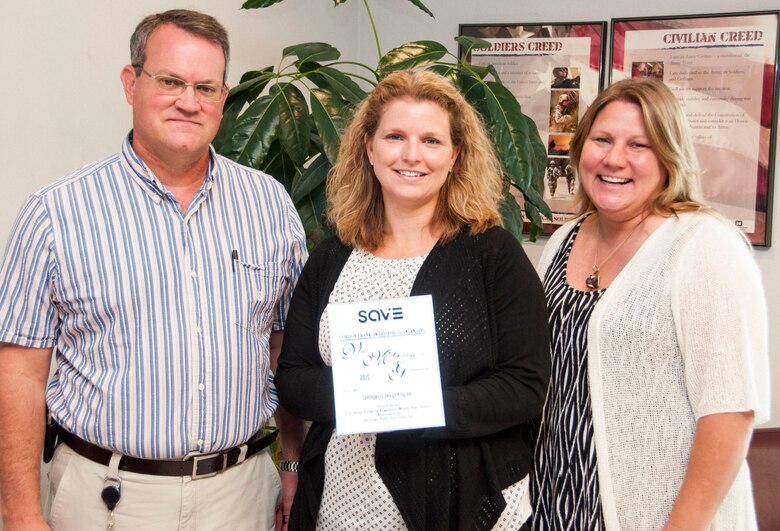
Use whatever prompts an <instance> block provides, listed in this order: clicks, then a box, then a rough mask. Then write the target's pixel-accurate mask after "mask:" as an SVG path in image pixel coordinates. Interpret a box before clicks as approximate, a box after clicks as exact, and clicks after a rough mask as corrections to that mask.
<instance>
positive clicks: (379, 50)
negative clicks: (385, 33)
mask: <svg viewBox="0 0 780 531" xmlns="http://www.w3.org/2000/svg"><path fill="white" fill-rule="evenodd" d="M363 5H364V6H366V13H368V20H370V21H371V31H373V32H374V41H375V42H376V53H377V60H379V59H382V48H380V46H379V34H378V33H377V32H376V24H374V16H373V15H372V14H371V8H370V7H368V0H363Z"/></svg>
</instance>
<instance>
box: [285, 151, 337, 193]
mask: <svg viewBox="0 0 780 531" xmlns="http://www.w3.org/2000/svg"><path fill="white" fill-rule="evenodd" d="M330 168H331V165H330V162H328V158H327V157H325V156H324V155H322V154H319V155H317V156H316V157H314V160H312V161H311V164H309V165H308V166H307V167H306V168H305V169H304V170H303V171H302V172H300V173H299V174H298V175H296V176H295V179H293V185H292V192H291V193H290V196H291V197H292V200H293V203H297V202H298V201H300V200H301V199H302V198H304V197H306V196H307V195H309V194H310V193H311V192H312V190H314V189H315V188H317V187H318V186H320V185H322V184H324V183H325V178H326V177H327V176H328V172H329V171H330Z"/></svg>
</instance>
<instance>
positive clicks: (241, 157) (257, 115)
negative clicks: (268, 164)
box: [222, 94, 279, 168]
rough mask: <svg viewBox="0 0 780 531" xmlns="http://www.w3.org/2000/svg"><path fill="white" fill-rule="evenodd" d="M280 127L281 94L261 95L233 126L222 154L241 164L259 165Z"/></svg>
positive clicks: (255, 166)
mask: <svg viewBox="0 0 780 531" xmlns="http://www.w3.org/2000/svg"><path fill="white" fill-rule="evenodd" d="M278 128H279V98H278V97H277V95H275V94H267V95H265V96H261V97H260V98H258V99H256V100H255V101H254V102H252V104H251V105H249V107H248V108H247V110H246V111H244V114H242V115H241V116H240V117H239V119H238V120H237V121H236V124H235V125H234V126H233V128H232V129H230V131H229V133H228V137H229V138H227V140H226V141H225V143H224V145H223V146H222V154H223V155H225V156H226V157H228V158H231V159H233V160H235V161H236V162H238V163H240V164H244V165H246V166H251V167H253V168H257V167H259V165H260V163H261V161H262V160H263V159H264V158H265V156H266V154H267V153H268V148H269V146H270V145H271V142H273V140H274V139H275V138H276V132H277V129H278Z"/></svg>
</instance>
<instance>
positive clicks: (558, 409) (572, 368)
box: [531, 218, 604, 531]
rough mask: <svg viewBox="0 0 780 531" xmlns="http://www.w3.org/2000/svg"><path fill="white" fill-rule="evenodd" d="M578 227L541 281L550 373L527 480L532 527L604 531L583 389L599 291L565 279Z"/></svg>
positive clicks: (588, 404)
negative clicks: (580, 287) (547, 318)
mask: <svg viewBox="0 0 780 531" xmlns="http://www.w3.org/2000/svg"><path fill="white" fill-rule="evenodd" d="M583 220H584V218H583ZM581 225H582V220H581V221H580V222H579V223H578V224H577V225H576V226H575V227H574V229H573V230H572V231H571V234H569V236H568V238H567V240H566V241H565V242H564V244H563V245H561V248H560V250H559V251H558V253H557V254H556V255H555V258H554V259H553V261H552V263H551V265H550V268H549V270H548V271H547V274H546V276H545V279H544V292H545V295H546V296H547V308H548V310H549V313H550V335H551V337H550V343H551V347H552V375H551V378H550V389H549V391H548V393H547V401H546V403H545V405H544V411H543V413H542V421H541V428H540V433H539V439H538V441H537V444H536V457H535V462H534V470H533V472H532V479H531V498H532V503H533V517H532V518H533V529H541V530H555V531H558V530H566V529H571V530H576V531H585V530H598V529H604V520H603V516H602V512H601V500H600V495H599V482H598V473H597V469H596V448H595V445H594V441H593V416H592V412H591V402H590V392H589V389H588V321H589V320H590V316H591V313H592V312H593V308H594V307H595V306H596V303H597V302H598V300H599V298H600V297H601V295H602V294H603V293H604V291H603V290H599V291H592V292H585V291H579V290H576V289H574V288H572V287H571V286H570V285H569V284H568V282H567V281H566V267H567V264H568V261H569V254H570V253H571V248H572V244H573V243H574V239H575V237H576V236H577V232H578V231H579V229H580V226H581Z"/></svg>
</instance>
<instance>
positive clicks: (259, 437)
mask: <svg viewBox="0 0 780 531" xmlns="http://www.w3.org/2000/svg"><path fill="white" fill-rule="evenodd" d="M277 435H279V430H277V429H276V428H274V429H273V431H269V432H267V433H266V432H265V431H264V430H261V431H259V432H257V433H256V434H254V435H253V436H252V438H251V439H249V440H248V441H247V442H246V443H244V444H242V445H241V446H235V447H233V448H230V449H228V450H222V451H221V452H214V453H211V454H195V455H191V456H187V457H185V458H183V459H180V460H175V459H140V458H138V457H130V456H128V455H124V456H122V459H121V460H120V461H119V470H125V471H127V472H135V473H136V474H149V475H153V476H192V479H201V478H207V477H210V476H214V475H216V474H218V473H220V472H222V471H223V470H227V469H228V468H230V467H231V466H233V465H238V464H240V463H243V462H244V461H245V460H246V459H248V458H249V457H251V456H253V455H255V454H256V453H257V452H259V451H261V450H264V449H266V448H268V447H269V446H270V445H271V443H273V442H274V441H275V440H276V437H277ZM59 440H60V441H62V442H64V443H65V444H67V445H68V446H70V447H71V448H72V449H73V451H74V452H76V453H77V454H79V455H81V456H83V457H86V458H87V459H89V460H90V461H94V462H95V463H99V464H101V465H106V466H107V465H108V463H109V461H111V455H112V452H111V450H106V449H105V448H101V447H100V446H96V445H94V444H92V443H90V442H87V441H85V440H84V439H81V438H79V437H76V436H75V435H73V434H72V433H69V432H67V431H65V430H63V429H60V433H59Z"/></svg>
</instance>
